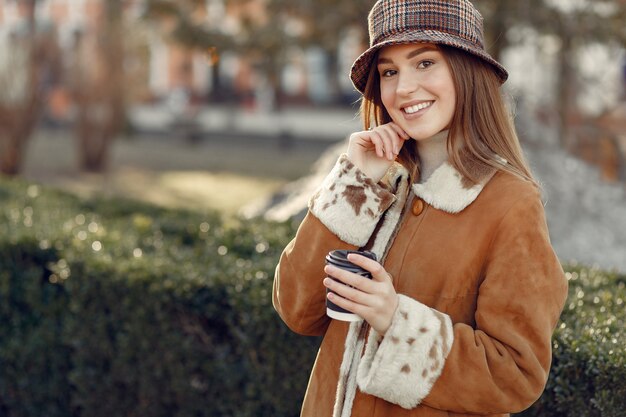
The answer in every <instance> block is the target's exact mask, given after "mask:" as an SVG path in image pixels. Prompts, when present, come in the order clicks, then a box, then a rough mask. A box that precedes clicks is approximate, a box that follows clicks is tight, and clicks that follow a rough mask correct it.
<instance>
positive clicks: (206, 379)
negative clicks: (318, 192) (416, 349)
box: [0, 180, 319, 417]
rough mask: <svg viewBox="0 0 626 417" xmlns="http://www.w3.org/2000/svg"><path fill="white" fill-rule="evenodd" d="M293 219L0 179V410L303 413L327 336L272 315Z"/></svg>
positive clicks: (102, 413) (37, 412)
mask: <svg viewBox="0 0 626 417" xmlns="http://www.w3.org/2000/svg"><path fill="white" fill-rule="evenodd" d="M293 232H294V230H293V227H292V226H291V225H289V224H266V223H264V222H255V221H229V222H226V223H224V222H223V221H222V219H220V217H219V216H218V215H217V214H215V213H206V214H197V213H190V212H185V211H171V210H165V209H160V208H156V207H154V206H149V205H144V204H140V203H137V202H132V201H126V200H87V201H83V200H80V199H78V198H76V197H73V196H69V195H65V194H63V193H59V192H57V191H54V190H48V189H42V188H41V187H39V186H37V185H32V184H31V185H29V184H26V183H23V182H19V181H7V180H2V181H1V182H0V321H1V322H2V326H1V327H0V415H2V416H43V415H45V416H107V417H108V416H111V415H126V416H132V415H138V416H276V415H284V416H289V415H297V414H298V413H299V407H300V405H299V403H300V402H301V400H302V397H303V394H304V390H305V386H306V382H307V379H308V373H309V371H310V366H311V364H312V362H313V359H314V356H315V353H316V350H317V346H318V345H319V340H317V339H315V338H306V337H300V336H297V335H295V334H293V333H291V332H290V331H289V330H288V329H287V328H286V326H285V325H284V324H283V323H282V322H281V321H280V319H279V318H278V316H277V315H276V313H275V312H274V311H273V309H272V307H271V285H272V282H271V281H272V280H271V278H272V277H273V272H274V267H275V265H276V262H277V258H278V255H279V254H280V251H281V250H282V248H283V246H284V244H285V242H286V241H287V240H288V238H289V236H290V235H291V234H293Z"/></svg>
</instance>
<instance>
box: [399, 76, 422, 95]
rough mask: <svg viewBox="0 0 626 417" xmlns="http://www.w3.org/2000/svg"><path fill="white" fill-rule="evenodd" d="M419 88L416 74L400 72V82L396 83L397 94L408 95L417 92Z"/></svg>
mask: <svg viewBox="0 0 626 417" xmlns="http://www.w3.org/2000/svg"><path fill="white" fill-rule="evenodd" d="M418 88H419V81H418V79H417V77H416V76H415V75H414V74H410V73H406V72H405V73H398V84H397V85H396V94H397V95H399V96H403V95H408V94H411V93H413V92H415V91H416V90H417V89H418Z"/></svg>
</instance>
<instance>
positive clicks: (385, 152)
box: [356, 122, 410, 161]
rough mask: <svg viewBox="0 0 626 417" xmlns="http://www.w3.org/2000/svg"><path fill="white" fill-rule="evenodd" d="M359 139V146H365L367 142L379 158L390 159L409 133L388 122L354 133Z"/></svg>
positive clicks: (398, 151)
mask: <svg viewBox="0 0 626 417" xmlns="http://www.w3.org/2000/svg"><path fill="white" fill-rule="evenodd" d="M356 137H357V138H358V139H360V141H361V142H362V143H361V146H364V147H367V142H370V144H371V145H373V148H374V151H375V152H376V155H377V156H378V157H379V158H386V159H388V160H390V161H393V160H395V158H396V157H397V156H398V154H399V153H400V149H401V148H402V145H403V143H404V141H405V140H407V139H409V138H410V137H409V135H408V134H407V133H406V132H405V131H404V130H402V128H401V127H400V126H398V125H397V124H395V123H393V122H390V123H386V124H384V125H381V126H377V127H375V128H373V129H370V130H367V131H365V132H360V133H358V134H357V135H356Z"/></svg>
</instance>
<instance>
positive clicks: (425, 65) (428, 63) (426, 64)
mask: <svg viewBox="0 0 626 417" xmlns="http://www.w3.org/2000/svg"><path fill="white" fill-rule="evenodd" d="M433 64H434V62H433V61H431V60H429V59H425V60H423V61H420V62H419V64H417V68H419V69H426V68H428V67H430V66H431V65H433Z"/></svg>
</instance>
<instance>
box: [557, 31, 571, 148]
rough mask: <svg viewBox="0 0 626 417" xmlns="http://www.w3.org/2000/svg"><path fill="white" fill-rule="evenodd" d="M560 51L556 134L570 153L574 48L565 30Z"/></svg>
mask: <svg viewBox="0 0 626 417" xmlns="http://www.w3.org/2000/svg"><path fill="white" fill-rule="evenodd" d="M561 42H562V44H561V49H560V51H559V54H558V60H559V61H558V79H557V83H556V85H557V103H556V107H557V112H558V124H557V132H558V137H559V142H560V144H561V147H562V148H563V149H565V150H567V151H571V150H572V148H573V146H574V145H575V144H574V137H573V129H572V126H571V122H572V120H571V118H572V115H573V110H575V108H576V103H575V101H576V94H575V93H574V89H575V84H576V72H575V70H574V68H573V66H572V62H571V61H572V55H573V53H574V46H573V43H572V39H571V36H568V33H567V30H564V31H563V33H562V34H561Z"/></svg>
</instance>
